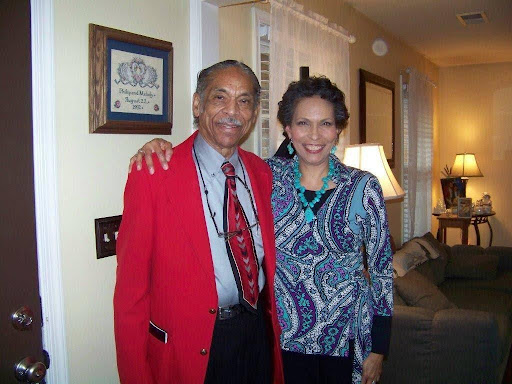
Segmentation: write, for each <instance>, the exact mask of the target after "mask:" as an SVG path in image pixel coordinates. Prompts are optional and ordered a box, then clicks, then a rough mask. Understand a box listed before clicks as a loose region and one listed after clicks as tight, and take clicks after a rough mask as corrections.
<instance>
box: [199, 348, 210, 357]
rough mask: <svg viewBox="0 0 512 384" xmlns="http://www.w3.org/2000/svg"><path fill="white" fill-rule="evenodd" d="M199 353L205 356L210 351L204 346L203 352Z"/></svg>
mask: <svg viewBox="0 0 512 384" xmlns="http://www.w3.org/2000/svg"><path fill="white" fill-rule="evenodd" d="M199 353H200V354H201V355H203V356H205V355H206V354H207V353H208V351H207V350H206V349H204V348H203V349H201V352H199Z"/></svg>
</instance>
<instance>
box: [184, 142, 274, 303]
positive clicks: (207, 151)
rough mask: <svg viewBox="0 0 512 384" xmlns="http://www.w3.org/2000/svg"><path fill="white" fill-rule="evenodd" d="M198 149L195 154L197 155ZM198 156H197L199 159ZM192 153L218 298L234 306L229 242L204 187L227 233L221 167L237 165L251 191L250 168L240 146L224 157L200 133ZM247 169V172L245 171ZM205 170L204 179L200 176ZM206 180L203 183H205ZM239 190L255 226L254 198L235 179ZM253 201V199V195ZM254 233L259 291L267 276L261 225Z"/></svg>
mask: <svg viewBox="0 0 512 384" xmlns="http://www.w3.org/2000/svg"><path fill="white" fill-rule="evenodd" d="M194 149H195V154H194ZM196 155H197V158H196ZM192 156H193V158H194V162H195V164H196V170H197V178H198V180H199V188H200V189H201V199H202V201H203V211H204V217H205V220H206V227H207V230H208V238H209V240H210V249H211V252H212V259H213V268H214V271H215V284H216V287H217V295H218V298H219V304H218V305H219V306H220V307H224V306H227V305H234V304H238V303H239V299H238V288H237V286H236V281H235V277H234V275H233V270H232V269H231V264H230V262H229V258H228V253H227V249H226V241H225V239H224V237H219V236H218V234H217V230H216V229H215V225H214V223H213V221H212V217H211V216H210V211H209V209H208V204H207V201H206V194H205V191H204V187H205V186H206V189H207V190H208V202H209V203H210V207H211V210H212V213H213V215H214V218H213V220H215V222H216V224H217V228H218V229H219V231H220V232H224V227H223V223H224V190H225V183H226V176H225V175H224V172H222V169H221V166H222V164H223V163H224V162H225V161H229V162H230V163H231V164H233V167H234V168H235V174H236V175H237V176H238V177H240V179H242V180H244V182H245V183H246V184H247V187H248V188H249V190H250V191H251V193H252V187H251V181H250V180H249V175H248V174H247V170H246V169H245V168H243V165H242V164H241V160H240V158H239V156H238V149H236V150H235V153H234V154H233V155H232V156H231V157H230V158H229V159H225V158H224V156H222V155H221V154H220V153H219V152H217V151H216V150H215V149H214V148H212V147H211V146H210V145H209V144H208V143H207V142H206V141H205V140H204V139H203V137H202V136H201V134H199V135H197V137H196V139H195V141H194V147H193V149H192ZM244 171H245V172H244ZM201 173H202V179H201ZM203 180H204V185H203ZM236 192H237V195H238V200H239V201H240V204H241V205H242V207H243V209H244V212H245V214H246V217H247V220H248V221H249V222H248V224H249V225H252V224H254V223H255V222H256V217H255V215H254V211H253V208H252V204H251V197H250V196H249V194H248V193H247V190H246V189H245V187H244V186H243V184H242V183H241V182H240V180H238V178H237V179H236ZM252 196H253V200H254V194H253V195H252ZM254 209H256V202H254ZM251 231H252V236H253V239H254V247H255V249H256V256H257V258H258V265H259V267H260V269H259V276H258V286H259V289H260V292H261V290H262V288H263V286H264V285H265V275H264V273H263V268H261V266H262V263H263V256H264V252H263V239H262V237H261V228H260V226H259V225H257V226H254V227H252V228H251Z"/></svg>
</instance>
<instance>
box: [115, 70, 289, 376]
mask: <svg viewBox="0 0 512 384" xmlns="http://www.w3.org/2000/svg"><path fill="white" fill-rule="evenodd" d="M259 93H260V86H259V83H258V79H257V78H256V76H255V75H254V73H253V72H252V70H251V69H250V68H249V67H247V66H246V65H244V64H242V63H240V62H237V61H232V60H229V61H224V62H221V63H217V64H215V65H213V66H211V67H209V68H207V69H204V70H203V71H201V73H200V74H199V77H198V82H197V89H196V93H195V94H194V97H193V113H194V120H195V123H196V125H197V127H198V132H196V133H195V134H193V135H192V136H191V137H189V138H188V139H187V140H186V141H185V142H183V143H182V144H181V145H179V146H177V147H176V148H174V153H173V161H172V163H171V164H170V165H169V171H168V172H163V171H162V169H161V167H160V166H159V165H157V166H156V167H154V175H153V176H149V175H148V174H147V173H146V172H131V173H130V175H129V177H128V182H127V184H126V189H125V195H124V199H125V200H124V204H125V206H124V212H123V221H122V224H121V228H120V231H119V238H118V243H117V255H118V268H117V282H116V288H115V294H114V325H115V337H116V347H117V363H118V369H119V376H120V379H121V382H122V383H123V384H125V383H133V384H135V383H136V384H142V383H148V384H149V383H154V384H157V383H158V384H163V383H180V384H193V383H203V382H204V383H237V384H238V383H255V384H257V383H281V382H282V380H283V379H282V367H281V357H280V349H279V332H280V331H279V325H278V322H277V316H276V308H275V299H274V289H273V285H274V271H275V245H274V231H273V219H272V211H271V205H270V195H271V182H272V175H271V172H270V169H269V168H268V166H267V165H266V164H265V163H264V162H263V161H262V160H261V159H259V158H258V157H257V156H255V155H253V154H251V153H248V152H245V151H243V150H242V149H240V148H239V147H238V144H239V142H240V140H241V139H242V138H243V137H244V136H245V135H246V134H247V133H248V132H249V131H250V129H251V128H252V127H253V125H254V122H255V121H256V118H257V115H258V111H259ZM154 163H158V162H157V161H154Z"/></svg>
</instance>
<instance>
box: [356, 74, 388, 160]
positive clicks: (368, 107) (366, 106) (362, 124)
mask: <svg viewBox="0 0 512 384" xmlns="http://www.w3.org/2000/svg"><path fill="white" fill-rule="evenodd" d="M359 138H360V143H361V144H363V143H378V144H381V145H382V146H383V148H384V153H385V155H386V159H387V161H388V164H389V167H390V168H394V167H395V83H394V82H392V81H391V80H388V79H385V78H383V77H380V76H378V75H375V74H373V73H371V72H368V71H365V70H364V69H359Z"/></svg>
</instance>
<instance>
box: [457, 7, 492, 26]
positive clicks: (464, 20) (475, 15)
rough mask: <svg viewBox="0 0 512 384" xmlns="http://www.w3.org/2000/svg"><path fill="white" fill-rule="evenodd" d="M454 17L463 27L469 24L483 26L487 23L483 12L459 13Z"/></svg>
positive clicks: (487, 20)
mask: <svg viewBox="0 0 512 384" xmlns="http://www.w3.org/2000/svg"><path fill="white" fill-rule="evenodd" d="M456 16H457V19H459V21H460V23H461V24H462V25H463V26H467V25H470V24H485V23H488V22H489V19H488V18H487V15H486V14H485V12H483V11H481V12H467V13H459V14H457V15H456Z"/></svg>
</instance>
